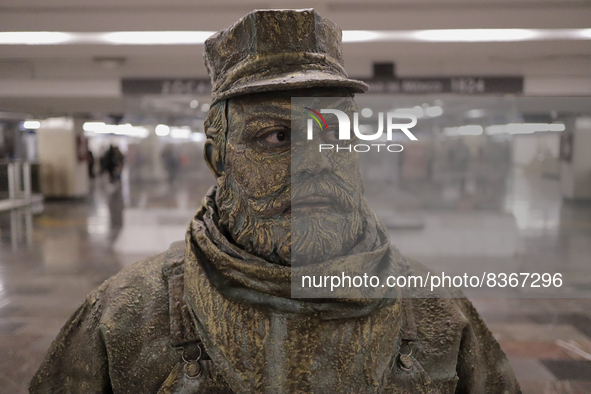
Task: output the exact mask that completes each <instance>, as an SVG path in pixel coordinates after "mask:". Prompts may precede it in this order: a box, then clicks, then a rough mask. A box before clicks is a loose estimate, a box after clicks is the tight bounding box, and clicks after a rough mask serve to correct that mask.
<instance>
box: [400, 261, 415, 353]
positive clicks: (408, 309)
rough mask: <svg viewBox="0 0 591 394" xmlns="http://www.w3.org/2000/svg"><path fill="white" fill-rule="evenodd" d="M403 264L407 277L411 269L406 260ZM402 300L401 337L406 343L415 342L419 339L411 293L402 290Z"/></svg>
mask: <svg viewBox="0 0 591 394" xmlns="http://www.w3.org/2000/svg"><path fill="white" fill-rule="evenodd" d="M403 261H404V262H403V264H404V266H405V269H406V277H407V278H408V275H409V273H410V267H409V264H408V261H406V259H404V260H403ZM401 293H402V294H401V299H402V305H401V306H402V329H401V337H402V340H403V341H406V342H415V341H416V339H417V326H416V323H415V316H414V313H413V309H414V307H413V304H412V298H411V297H410V292H409V291H407V289H406V288H403V289H402V292H401Z"/></svg>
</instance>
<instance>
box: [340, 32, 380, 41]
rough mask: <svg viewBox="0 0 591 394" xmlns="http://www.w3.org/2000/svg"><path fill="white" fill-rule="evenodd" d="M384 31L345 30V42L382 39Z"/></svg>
mask: <svg viewBox="0 0 591 394" xmlns="http://www.w3.org/2000/svg"><path fill="white" fill-rule="evenodd" d="M384 33H385V32H383V31H371V30H344V31H343V42H371V41H381V39H383V37H384Z"/></svg>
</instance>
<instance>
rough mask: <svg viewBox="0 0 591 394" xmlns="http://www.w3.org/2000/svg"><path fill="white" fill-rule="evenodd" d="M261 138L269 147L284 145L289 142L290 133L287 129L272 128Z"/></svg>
mask: <svg viewBox="0 0 591 394" xmlns="http://www.w3.org/2000/svg"><path fill="white" fill-rule="evenodd" d="M261 139H262V142H263V144H265V145H267V146H269V147H283V146H285V145H288V144H289V142H290V133H289V130H285V129H277V130H272V131H270V132H268V133H266V134H265V135H263V137H262V138H261Z"/></svg>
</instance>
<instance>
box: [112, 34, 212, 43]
mask: <svg viewBox="0 0 591 394" xmlns="http://www.w3.org/2000/svg"><path fill="white" fill-rule="evenodd" d="M213 33H214V32H212V31H116V32H112V33H104V34H103V36H102V39H103V40H104V41H105V42H106V43H110V44H116V45H195V44H203V43H204V42H205V40H206V39H207V38H208V37H209V36H211V35H212V34H213Z"/></svg>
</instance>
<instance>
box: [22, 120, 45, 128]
mask: <svg viewBox="0 0 591 394" xmlns="http://www.w3.org/2000/svg"><path fill="white" fill-rule="evenodd" d="M39 127H41V122H39V121H38V120H25V121H24V122H23V128H25V129H28V130H37V129H38V128H39Z"/></svg>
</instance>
